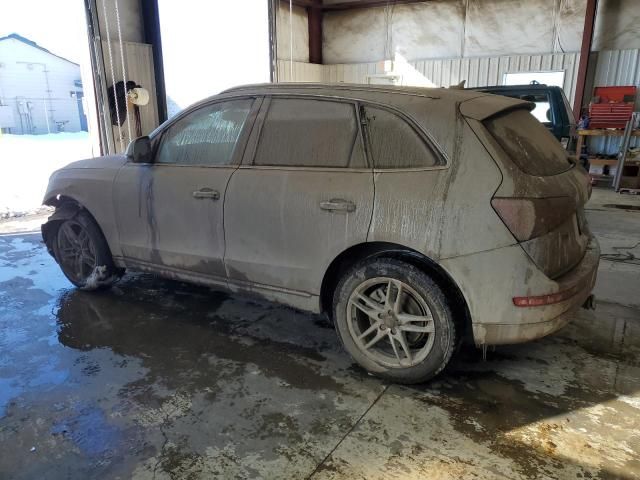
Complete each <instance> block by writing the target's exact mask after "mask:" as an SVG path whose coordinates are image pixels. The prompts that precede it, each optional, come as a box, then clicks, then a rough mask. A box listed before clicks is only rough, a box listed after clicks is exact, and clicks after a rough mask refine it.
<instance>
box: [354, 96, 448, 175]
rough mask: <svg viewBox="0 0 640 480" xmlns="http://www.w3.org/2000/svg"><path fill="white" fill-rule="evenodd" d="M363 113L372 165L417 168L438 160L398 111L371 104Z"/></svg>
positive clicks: (376, 166) (435, 163) (430, 164)
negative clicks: (375, 106)
mask: <svg viewBox="0 0 640 480" xmlns="http://www.w3.org/2000/svg"><path fill="white" fill-rule="evenodd" d="M365 115H366V119H367V127H368V130H369V143H370V145H371V154H372V156H373V165H374V167H375V168H418V167H431V166H434V165H437V164H438V157H437V156H436V154H435V153H434V152H433V150H432V149H431V148H430V147H429V146H428V145H427V144H426V143H425V141H424V140H423V138H422V137H421V136H420V135H419V134H418V132H416V131H415V130H414V129H413V127H411V125H409V124H408V123H407V122H406V121H405V120H403V119H402V118H400V117H399V116H398V115H395V114H393V113H391V112H388V111H387V110H382V109H379V108H374V107H366V108H365Z"/></svg>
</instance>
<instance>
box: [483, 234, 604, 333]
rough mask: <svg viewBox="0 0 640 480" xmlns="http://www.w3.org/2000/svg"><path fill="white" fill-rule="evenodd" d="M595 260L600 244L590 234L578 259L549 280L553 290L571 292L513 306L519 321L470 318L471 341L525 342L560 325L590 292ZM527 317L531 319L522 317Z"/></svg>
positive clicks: (592, 283)
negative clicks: (545, 302)
mask: <svg viewBox="0 0 640 480" xmlns="http://www.w3.org/2000/svg"><path fill="white" fill-rule="evenodd" d="M599 262H600V246H599V245H598V242H597V240H596V239H595V238H594V237H592V238H591V239H590V242H589V245H588V247H587V250H586V252H585V255H584V257H583V258H582V260H581V261H580V263H579V264H578V265H577V266H576V267H575V268H574V269H573V270H572V271H570V272H568V273H566V274H565V275H563V276H562V277H560V278H558V279H556V280H555V281H553V283H554V284H555V285H554V290H555V291H558V292H561V291H571V292H575V293H573V294H572V295H571V297H569V298H567V299H566V300H564V301H562V302H559V303H556V304H552V305H544V306H532V307H514V308H516V309H517V310H521V311H522V312H521V314H520V315H519V319H521V320H523V321H519V322H504V323H503V322H500V323H475V322H474V323H473V336H474V340H475V343H476V344H478V345H503V344H513V343H521V342H527V341H529V340H535V339H537V338H541V337H544V336H546V335H549V334H551V333H553V332H555V331H556V330H559V329H560V328H562V327H564V326H565V325H566V324H567V323H569V321H570V320H571V318H572V317H573V314H574V313H575V311H576V310H577V309H578V308H580V307H581V306H582V305H583V304H584V302H585V301H586V300H587V298H588V297H589V295H590V294H591V291H592V290H593V287H594V286H595V283H596V276H597V272H598V264H599ZM545 293H547V292H545ZM550 293H554V292H550ZM528 319H531V320H534V321H526V320H528Z"/></svg>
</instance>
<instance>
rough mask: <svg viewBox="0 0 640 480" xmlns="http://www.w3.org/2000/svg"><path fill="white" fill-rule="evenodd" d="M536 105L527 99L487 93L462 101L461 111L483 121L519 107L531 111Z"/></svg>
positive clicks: (466, 115)
mask: <svg viewBox="0 0 640 480" xmlns="http://www.w3.org/2000/svg"><path fill="white" fill-rule="evenodd" d="M535 106H536V105H535V103H532V102H527V101H525V100H518V99H515V98H511V97H505V96H502V95H490V94H487V95H481V96H479V97H474V98H472V99H470V100H466V101H464V102H462V103H461V104H460V113H462V115H464V116H465V117H469V118H473V119H474V120H479V121H483V120H486V119H487V118H489V117H493V116H494V115H496V114H498V113H501V112H505V111H508V110H514V109H517V108H526V109H527V110H529V111H531V110H533V109H534V108H535Z"/></svg>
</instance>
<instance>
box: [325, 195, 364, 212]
mask: <svg viewBox="0 0 640 480" xmlns="http://www.w3.org/2000/svg"><path fill="white" fill-rule="evenodd" d="M320 208H321V209H322V210H328V211H330V212H355V210H356V204H355V203H353V202H351V201H349V200H342V199H340V198H332V199H331V200H326V201H323V202H320Z"/></svg>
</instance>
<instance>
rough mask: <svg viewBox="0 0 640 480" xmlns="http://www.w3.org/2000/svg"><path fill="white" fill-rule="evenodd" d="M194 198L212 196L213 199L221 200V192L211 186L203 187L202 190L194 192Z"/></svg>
mask: <svg viewBox="0 0 640 480" xmlns="http://www.w3.org/2000/svg"><path fill="white" fill-rule="evenodd" d="M193 198H197V199H202V198H210V199H211V200H220V192H219V191H217V190H213V189H211V188H201V189H200V190H196V191H195V192H193Z"/></svg>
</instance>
